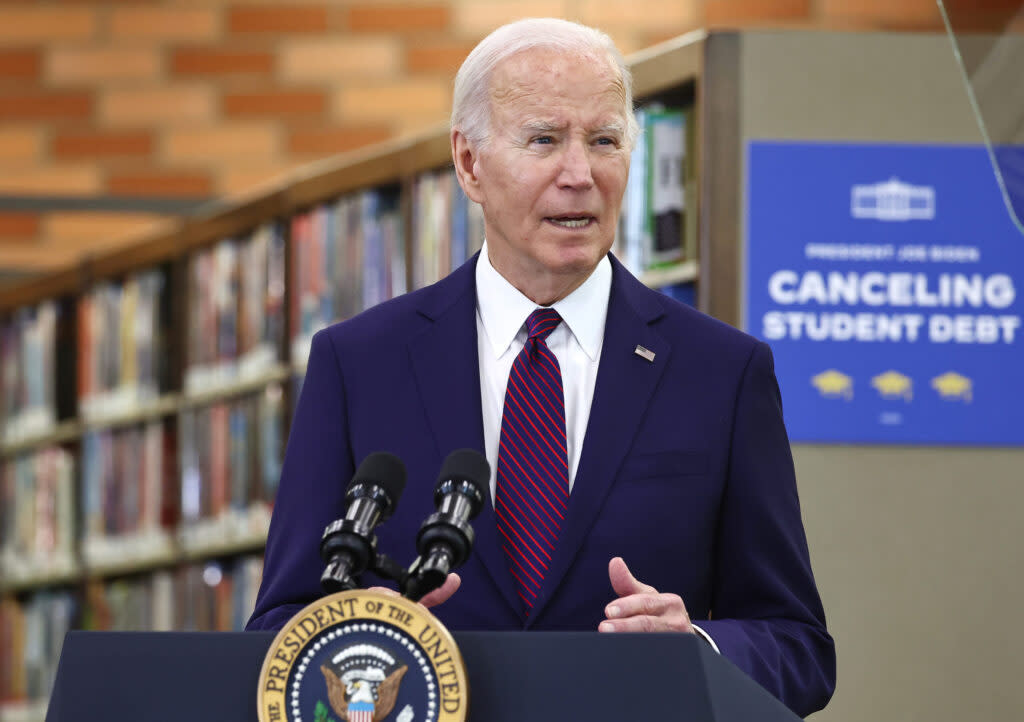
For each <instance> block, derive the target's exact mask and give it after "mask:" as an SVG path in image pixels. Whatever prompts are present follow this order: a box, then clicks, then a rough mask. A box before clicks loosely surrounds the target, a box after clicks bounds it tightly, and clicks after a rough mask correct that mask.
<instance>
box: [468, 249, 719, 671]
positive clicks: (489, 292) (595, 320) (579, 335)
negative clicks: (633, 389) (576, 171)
mask: <svg viewBox="0 0 1024 722" xmlns="http://www.w3.org/2000/svg"><path fill="white" fill-rule="evenodd" d="M611 290H612V265H611V262H610V261H609V260H608V257H607V256H605V257H604V258H602V259H601V261H600V263H598V264H597V268H595V269H594V272H593V273H591V274H590V277H589V278H588V279H587V280H586V281H584V282H583V284H582V285H581V286H580V287H579V288H577V289H576V290H575V291H573V292H572V293H570V294H569V295H568V296H566V297H565V298H563V299H562V300H561V301H556V302H555V303H554V304H552V306H551V308H553V309H555V310H556V311H558V315H559V316H561V317H562V323H560V324H558V326H556V327H555V330H554V331H552V332H551V334H550V335H549V336H548V337H547V341H546V343H547V346H548V348H549V349H551V352H552V353H553V354H554V355H555V358H556V359H558V366H559V368H560V369H561V371H562V392H563V394H564V395H565V440H566V452H567V453H568V457H569V458H568V461H569V492H570V493H571V492H572V486H573V482H574V481H575V480H576V469H577V468H578V467H579V465H580V452H581V451H582V450H583V438H584V437H585V436H586V435H587V421H588V420H589V419H590V404H591V402H592V401H593V400H594V385H595V383H596V381H597V367H598V362H599V361H600V360H601V346H602V345H603V343H604V322H605V319H606V318H607V316H608V298H609V296H610V295H611ZM537 308H538V306H537V304H536V303H534V302H533V301H531V300H530V299H528V298H527V297H526V296H524V295H523V294H522V293H520V292H519V290H518V289H517V288H516V287H515V286H513V285H512V284H511V283H509V282H508V281H507V280H505V277H504V276H502V275H501V274H500V273H498V272H497V271H496V270H495V269H494V266H492V265H491V261H490V259H489V258H488V256H487V242H486V241H485V242H484V244H483V248H481V249H480V258H479V260H477V263H476V344H477V358H478V359H479V360H480V401H481V403H482V407H483V408H482V410H483V417H484V419H483V421H484V449H485V450H486V452H487V454H486V455H487V462H488V463H489V464H490V465H491V482H490V483H491V486H490V489H491V503H494V492H495V488H496V485H497V475H498V443H499V441H500V438H501V415H502V412H503V411H504V409H505V387H506V386H508V375H509V374H510V373H511V372H512V362H513V361H515V358H516V356H518V355H519V352H520V351H522V350H523V346H525V345H526V336H527V333H526V317H527V316H529V315H530V314H531V313H533V311H534V310H535V309H537ZM608 601H609V602H610V601H611V600H610V599H609V600H608ZM684 602H685V600H684ZM693 629H694V631H695V632H696V633H697V634H698V635H700V636H701V637H703V638H704V640H705V641H707V642H708V643H709V644H710V645H711V647H712V648H713V649H714V650H715V651H716V652H717V651H718V645H717V644H715V641H714V640H713V639H711V637H710V636H708V634H707V633H706V632H705V631H704V630H703V629H701V628H700V627H698V626H697V625H693Z"/></svg>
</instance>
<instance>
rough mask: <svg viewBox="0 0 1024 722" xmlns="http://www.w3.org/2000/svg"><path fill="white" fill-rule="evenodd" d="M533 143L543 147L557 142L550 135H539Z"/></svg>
mask: <svg viewBox="0 0 1024 722" xmlns="http://www.w3.org/2000/svg"><path fill="white" fill-rule="evenodd" d="M533 142H534V143H540V144H541V145H551V144H552V143H554V142H555V140H554V138H552V137H551V136H550V135H538V136H537V137H536V138H534V139H533Z"/></svg>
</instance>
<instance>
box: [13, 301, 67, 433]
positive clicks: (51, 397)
mask: <svg viewBox="0 0 1024 722" xmlns="http://www.w3.org/2000/svg"><path fill="white" fill-rule="evenodd" d="M58 314H59V307H58V304H57V303H56V302H54V301H45V302H43V303H40V304H38V305H36V306H26V307H22V308H19V309H17V310H15V311H14V313H13V314H12V315H11V317H10V318H9V319H7V320H6V321H5V322H4V323H3V326H2V329H0V364H2V365H3V369H2V371H0V392H2V412H3V441H4V442H5V443H9V444H10V443H16V442H19V441H22V440H24V439H27V438H31V437H34V436H42V435H45V434H47V433H49V432H51V431H52V430H53V429H54V428H55V427H56V425H57V418H58V414H57V394H56V373H55V363H56V361H55V354H56V337H57V323H58Z"/></svg>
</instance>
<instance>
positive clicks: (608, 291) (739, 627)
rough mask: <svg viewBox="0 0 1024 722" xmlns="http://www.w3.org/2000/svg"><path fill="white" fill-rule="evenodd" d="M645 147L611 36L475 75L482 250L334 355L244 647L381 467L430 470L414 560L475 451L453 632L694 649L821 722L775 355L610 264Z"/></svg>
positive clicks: (270, 546)
mask: <svg viewBox="0 0 1024 722" xmlns="http://www.w3.org/2000/svg"><path fill="white" fill-rule="evenodd" d="M636 133H637V131H636V122H635V120H634V118H633V113H632V89H631V81H630V77H629V73H628V70H627V69H626V67H625V65H624V63H623V61H622V58H621V55H620V54H619V53H618V52H617V50H616V49H615V47H614V45H613V44H612V43H611V41H610V40H609V39H608V38H607V36H605V35H604V34H603V33H600V32H599V31H596V30H593V29H590V28H585V27H582V26H579V25H576V24H574V23H569V22H565V21H561V20H526V21H521V22H518V23H513V24H511V25H507V26H505V27H502V28H500V29H498V30H496V31H495V32H494V33H492V34H491V35H490V36H488V37H487V38H486V39H485V40H483V41H482V42H481V43H480V45H479V46H477V48H476V49H474V50H473V52H472V53H471V54H470V55H469V57H468V58H467V59H466V61H465V63H464V64H463V66H462V68H461V69H460V71H459V74H458V77H457V78H456V82H455V103H454V110H453V115H452V130H451V144H452V156H453V160H454V164H455V170H456V173H457V174H458V178H459V182H460V183H461V185H462V187H463V189H464V190H465V192H466V194H467V195H468V196H469V197H470V198H471V199H472V200H474V201H476V202H477V203H479V204H480V205H481V206H482V207H483V212H484V218H485V229H486V242H485V244H484V248H483V250H482V251H481V252H480V254H479V255H478V256H477V257H475V258H473V259H472V260H471V261H469V262H468V263H467V264H466V265H464V266H463V267H462V268H460V269H458V270H456V271H455V272H454V273H452V274H451V275H450V276H449V277H448V278H446V279H444V280H443V281H441V282H439V283H437V284H435V285H433V286H431V287H428V288H425V289H422V290H420V291H417V292H415V293H411V294H408V295H406V296H403V297H401V298H397V299H394V300H392V301H389V302H387V303H384V304H382V305H380V306H378V307H376V308H373V309H370V310H369V311H367V312H365V313H363V314H361V315H359V316H357V317H356V318H353V319H351V320H349V321H345V322H343V323H341V324H338V325H336V326H333V327H331V328H329V329H326V330H325V331H322V332H321V333H319V334H317V336H316V337H315V338H314V341H313V345H312V351H311V353H310V360H309V367H308V374H307V377H306V381H305V385H304V387H303V389H302V394H301V398H300V400H299V404H298V407H297V410H296V414H295V419H294V425H293V427H292V432H291V437H290V439H289V442H288V451H287V455H286V459H285V465H284V472H283V475H282V480H281V487H280V492H279V495H278V499H277V504H276V508H275V511H274V518H273V522H272V523H271V528H270V537H269V539H268V542H267V552H266V568H265V577H264V580H263V585H262V588H261V590H260V596H259V600H258V602H257V605H256V610H255V612H254V614H253V618H252V620H250V625H249V626H250V628H275V627H279V626H281V625H282V624H283V623H284V622H285V621H286V619H287V618H288V617H289V616H291V615H292V614H294V613H295V612H296V611H297V610H298V609H299V608H300V607H301V606H303V605H305V604H307V603H309V602H311V601H312V600H314V599H315V598H317V597H318V596H319V594H320V587H319V578H320V573H321V571H322V568H323V565H322V564H321V562H320V560H319V558H318V556H317V549H318V543H319V537H320V533H321V532H322V530H323V528H324V526H325V525H326V524H327V523H328V522H330V521H332V520H334V519H336V518H338V517H341V516H342V515H343V512H344V491H345V486H346V484H347V481H348V479H349V478H351V476H352V474H353V472H354V469H355V466H356V465H357V464H358V463H359V462H360V461H361V460H362V459H363V458H364V457H365V456H366V455H367V454H369V453H371V452H373V451H378V450H384V451H391V452H393V453H395V454H397V455H398V456H399V457H400V458H402V459H403V460H404V461H405V462H406V464H407V466H408V467H409V469H410V470H411V471H410V481H409V484H408V486H407V488H406V491H405V493H404V496H403V498H402V501H401V504H400V505H399V506H398V509H397V510H396V512H395V514H394V517H393V518H392V519H391V520H389V521H388V522H386V523H385V525H384V526H382V527H381V529H380V532H379V539H380V545H381V551H383V552H385V553H387V554H388V555H389V556H392V557H393V558H397V559H400V560H405V559H408V558H410V557H411V556H412V555H413V553H414V549H415V536H416V531H417V529H418V528H419V525H420V523H421V521H422V520H423V519H424V518H425V517H426V516H427V515H428V514H429V513H430V512H431V511H432V509H433V502H432V491H433V485H434V484H433V482H434V475H435V474H436V472H437V470H438V468H439V467H440V464H441V461H442V459H443V458H444V457H445V456H446V455H447V454H448V453H449V452H450V451H452V450H454V449H457V448H464V447H469V448H475V449H478V450H480V451H482V452H483V453H485V454H486V456H487V458H488V460H489V461H490V464H491V467H492V478H491V489H490V491H491V493H490V496H489V498H488V499H487V500H486V501H485V504H484V508H483V511H482V512H481V513H480V516H479V518H478V519H477V520H476V521H475V522H474V527H475V530H476V534H477V541H476V545H475V547H474V551H473V555H472V556H471V558H470V560H469V561H468V562H467V563H466V565H465V566H464V567H463V568H462V570H460V571H461V587H459V579H458V578H457V577H455V576H454V575H452V576H451V577H450V578H449V580H448V582H447V583H446V584H445V585H444V586H443V587H442V588H441V589H439V590H437V591H435V592H434V593H432V594H431V595H430V596H429V597H428V598H427V599H426V600H425V601H426V602H427V603H428V604H438V603H440V602H442V601H443V602H444V603H443V604H440V605H439V606H437V607H436V608H435V610H434V611H435V612H436V613H437V615H438V617H439V618H440V619H441V620H442V621H443V622H444V623H445V624H446V625H447V626H448V627H449V628H452V629H498V630H500V629H538V630H544V629H577V630H578V629H597V630H600V631H602V632H621V631H676V632H680V633H694V632H696V633H698V634H700V635H701V636H702V637H703V638H704V639H705V640H707V642H708V643H709V644H712V645H713V646H715V648H716V649H718V650H719V651H720V652H721V653H722V654H724V655H726V656H728V657H729V658H730V659H731V660H732V661H733V662H734V663H736V664H737V665H738V666H739V667H740V668H742V669H744V670H745V671H746V672H747V673H748V674H750V675H751V676H752V677H753V678H754V679H756V680H757V681H758V682H760V683H761V684H762V685H763V686H764V687H766V688H767V689H768V690H769V691H771V692H772V693H774V694H775V695H776V696H778V697H779V698H780V699H781V700H782V701H783V702H785V703H786V704H787V705H789V706H790V707H791V708H792V709H794V710H795V711H797V712H798V713H801V714H806V713H809V712H811V711H813V710H815V709H819V708H821V707H823V706H824V704H825V703H826V702H827V700H828V698H829V696H830V695H831V692H832V688H833V685H834V679H835V656H834V649H833V644H832V639H831V637H830V636H829V635H828V632H827V631H826V629H825V622H824V613H823V611H822V606H821V602H820V600H819V597H818V593H817V590H816V589H815V585H814V579H813V576H812V574H811V569H810V562H809V559H808V552H807V545H806V541H805V538H804V532H803V527H802V523H801V519H800V510H799V504H798V500H797V493H796V484H795V479H794V473H793V463H792V459H791V456H790V450H789V443H788V440H787V437H786V432H785V429H784V427H783V422H782V414H781V408H780V401H779V394H778V388H777V385H776V381H775V377H774V373H773V369H772V360H771V354H770V352H769V350H768V348H767V347H766V346H765V345H764V344H763V343H760V342H758V341H757V340H756V339H753V338H751V337H749V336H747V335H745V334H743V333H740V332H739V331H736V330H735V329H733V328H731V327H729V326H727V325H725V324H722V323H719V322H717V321H715V320H713V319H710V318H708V317H706V316H703V315H701V314H700V313H697V312H696V311H694V310H692V309H690V308H687V307H685V306H682V305H680V304H678V303H676V302H674V301H672V300H670V299H668V298H666V297H664V296H662V295H660V294H658V293H656V292H654V291H651V290H649V289H647V288H646V287H644V286H643V285H642V284H641V283H639V282H638V281H637V280H636V279H635V278H633V277H632V276H631V275H630V274H629V273H628V272H627V271H626V270H625V269H624V268H623V267H622V266H621V265H620V264H619V263H618V262H617V261H616V260H615V259H614V257H612V256H611V255H610V254H609V249H610V248H611V245H612V241H613V239H614V236H615V229H616V225H617V223H618V218H619V208H620V205H621V200H622V194H623V190H624V188H625V184H626V177H627V175H628V172H629V157H630V149H631V147H632V145H633V143H634V142H635V140H636ZM634 575H635V576H634ZM638 580H643V581H638ZM364 581H367V580H364ZM456 588H458V589H457V591H456ZM691 620H692V621H691Z"/></svg>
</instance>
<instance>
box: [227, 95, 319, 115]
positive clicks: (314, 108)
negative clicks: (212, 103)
mask: <svg viewBox="0 0 1024 722" xmlns="http://www.w3.org/2000/svg"><path fill="white" fill-rule="evenodd" d="M326 109H327V98H326V96H325V94H324V93H320V92H315V91H303V90H274V91H264V92H261V93H225V95H224V113H225V115H229V116H252V115H269V116H274V117H277V116H284V115H323V113H324V111H325V110H326Z"/></svg>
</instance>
